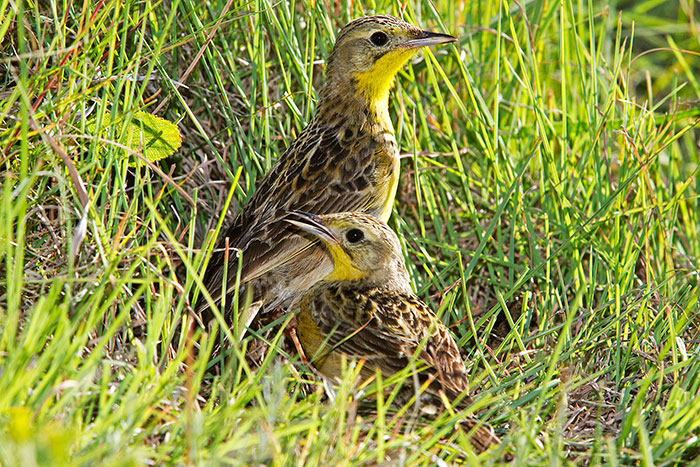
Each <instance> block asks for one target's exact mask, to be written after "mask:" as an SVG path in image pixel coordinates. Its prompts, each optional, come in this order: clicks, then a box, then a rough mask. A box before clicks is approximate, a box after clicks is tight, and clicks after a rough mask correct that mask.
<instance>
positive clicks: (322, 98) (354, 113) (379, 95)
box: [317, 76, 394, 134]
mask: <svg viewBox="0 0 700 467" xmlns="http://www.w3.org/2000/svg"><path fill="white" fill-rule="evenodd" d="M391 85H392V81H389V82H388V83H370V81H369V80H366V79H363V78H362V77H356V78H353V77H347V76H343V77H336V78H331V79H329V80H328V81H326V84H325V85H324V86H323V88H321V90H320V92H319V102H318V106H317V114H319V116H320V115H322V114H326V115H332V114H338V113H339V114H341V115H342V116H343V118H346V119H347V118H358V119H360V121H358V122H356V123H357V124H358V125H360V126H367V130H368V131H369V132H371V133H375V132H376V133H391V134H394V125H393V124H392V123H391V118H390V117H389V90H390V89H391ZM369 87H372V88H371V89H370V88H369Z"/></svg>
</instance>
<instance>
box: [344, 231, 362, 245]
mask: <svg viewBox="0 0 700 467" xmlns="http://www.w3.org/2000/svg"><path fill="white" fill-rule="evenodd" d="M345 238H347V239H348V242H350V243H357V242H360V241H362V239H363V238H365V234H364V232H363V231H361V230H360V229H350V230H348V232H347V233H346V234H345Z"/></svg>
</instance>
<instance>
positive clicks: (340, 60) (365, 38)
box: [326, 16, 457, 104]
mask: <svg viewBox="0 0 700 467" xmlns="http://www.w3.org/2000/svg"><path fill="white" fill-rule="evenodd" d="M455 40H457V39H456V38H455V37H453V36H450V35H449V34H442V33H435V32H430V31H423V30H421V29H420V28H417V27H415V26H413V25H411V24H409V23H407V22H405V21H402V20H400V19H398V18H394V17H393V16H366V17H363V18H358V19H355V20H353V21H351V22H350V23H348V24H347V25H346V26H345V27H344V28H343V29H341V30H340V33H339V34H338V37H337V39H336V41H335V46H334V47H333V51H332V52H331V55H330V57H329V58H328V65H327V68H326V71H327V72H326V75H327V79H328V81H330V82H333V81H334V80H337V79H346V78H350V79H351V80H353V81H354V84H355V90H356V92H357V93H359V94H361V95H362V96H364V97H365V98H366V99H367V101H368V102H369V103H370V104H373V103H375V102H386V101H387V98H388V94H389V89H390V88H391V85H392V83H393V78H394V76H395V75H396V73H397V72H398V71H399V69H400V68H401V67H402V66H403V65H404V64H405V63H406V62H407V61H408V60H409V59H410V58H411V57H412V56H413V55H414V54H415V53H416V52H417V51H418V49H420V48H421V47H426V46H433V45H437V44H444V43H446V42H454V41H455Z"/></svg>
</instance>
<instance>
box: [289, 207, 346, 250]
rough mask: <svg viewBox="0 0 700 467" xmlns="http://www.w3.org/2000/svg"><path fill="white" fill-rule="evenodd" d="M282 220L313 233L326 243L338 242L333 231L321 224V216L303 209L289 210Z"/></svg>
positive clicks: (335, 243)
mask: <svg viewBox="0 0 700 467" xmlns="http://www.w3.org/2000/svg"><path fill="white" fill-rule="evenodd" d="M284 220H285V221H287V222H289V223H290V224H292V225H295V226H297V227H299V228H300V229H301V230H303V231H304V232H308V233H310V234H312V235H315V236H316V237H318V238H319V240H321V241H322V242H323V243H325V244H326V245H337V244H338V240H336V238H335V237H334V236H333V233H332V232H331V231H330V230H328V228H327V227H326V226H325V225H323V221H322V220H321V218H320V217H318V216H317V215H315V214H310V213H308V212H304V211H289V212H288V213H287V217H286V218H285V219H284Z"/></svg>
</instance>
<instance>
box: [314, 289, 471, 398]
mask: <svg viewBox="0 0 700 467" xmlns="http://www.w3.org/2000/svg"><path fill="white" fill-rule="evenodd" d="M312 306H314V307H315V308H316V310H314V311H315V313H314V312H312V315H313V316H315V317H316V319H317V323H316V324H317V325H318V326H319V328H320V329H321V330H322V331H323V332H324V333H326V334H327V335H329V336H330V337H329V338H328V344H327V345H328V346H329V348H331V349H333V350H336V351H339V352H342V353H344V354H346V355H347V356H348V357H350V358H364V359H366V360H367V361H368V362H369V363H370V364H373V365H376V366H377V367H379V368H380V369H381V370H382V371H389V372H395V371H397V370H400V369H402V368H404V367H405V366H406V365H407V364H408V363H409V359H410V358H412V357H413V355H415V354H416V353H417V357H418V359H419V361H422V362H424V363H426V364H427V365H428V366H429V367H430V368H429V369H427V370H426V371H424V372H423V376H424V377H425V376H427V375H432V376H434V377H435V385H436V386H437V387H439V388H442V389H443V390H445V392H446V393H447V395H448V396H449V397H450V398H451V399H454V398H456V397H457V396H459V395H460V394H462V393H463V392H464V391H466V390H467V388H468V385H467V375H466V372H465V369H464V362H463V361H462V358H461V356H460V354H459V349H458V348H457V345H456V344H455V342H454V339H452V336H451V335H450V333H449V331H448V330H447V328H446V327H445V325H444V324H442V323H441V322H440V321H439V320H438V319H437V318H436V317H435V315H434V314H433V313H432V311H430V309H429V308H428V307H427V305H425V304H424V303H423V302H422V301H421V300H420V299H418V297H416V296H415V295H412V294H407V293H401V292H388V291H386V290H374V291H368V290H354V291H350V290H345V291H344V292H343V293H342V294H339V293H337V292H334V291H333V290H330V291H329V292H327V293H324V294H322V295H319V297H317V299H316V300H314V301H313V302H312ZM419 348H420V349H421V350H420V351H418V349H419Z"/></svg>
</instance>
